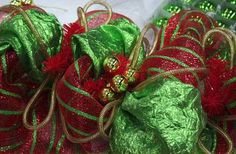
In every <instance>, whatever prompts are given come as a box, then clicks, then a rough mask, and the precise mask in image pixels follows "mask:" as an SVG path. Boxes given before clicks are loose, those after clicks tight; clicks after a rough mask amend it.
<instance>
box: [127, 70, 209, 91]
mask: <svg viewBox="0 0 236 154" xmlns="http://www.w3.org/2000/svg"><path fill="white" fill-rule="evenodd" d="M186 72H203V73H207V68H204V67H202V68H196V67H189V68H182V69H174V70H170V71H166V72H163V73H160V74H157V75H154V76H151V77H150V78H148V79H147V80H145V81H143V82H141V83H140V84H138V85H137V86H136V87H135V88H134V89H133V90H132V91H140V90H142V89H143V88H145V87H146V86H147V85H150V84H152V83H153V82H155V81H157V80H158V79H160V78H162V77H168V76H171V75H176V74H181V73H186Z"/></svg>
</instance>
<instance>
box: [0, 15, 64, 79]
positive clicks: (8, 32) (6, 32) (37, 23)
mask: <svg viewBox="0 0 236 154" xmlns="http://www.w3.org/2000/svg"><path fill="white" fill-rule="evenodd" d="M25 12H26V13H27V15H28V16H29V18H30V19H31V21H32V23H33V25H34V27H35V29H36V30H37V31H38V33H39V35H40V38H41V39H42V41H43V42H44V44H46V46H47V53H48V55H49V56H52V55H55V54H56V53H57V52H58V51H60V44H61V40H62V28H61V25H60V23H59V22H58V20H57V19H56V17H55V16H53V15H49V14H46V13H44V12H40V11H38V10H27V11H25ZM11 48H12V49H14V51H15V52H16V53H17V55H18V56H19V59H20V61H21V63H22V65H23V67H24V69H25V71H26V72H27V73H29V74H30V76H31V77H32V78H33V79H35V80H38V81H40V80H42V78H43V74H42V72H41V68H42V62H43V61H44V60H45V58H46V57H45V55H43V54H42V52H41V51H40V50H41V46H40V43H39V42H38V41H37V39H36V37H35V35H34V33H33V32H32V31H31V29H30V28H29V26H28V25H27V23H26V20H25V18H24V17H23V15H21V14H18V15H15V16H14V17H11V18H6V19H5V20H4V21H3V22H2V23H1V24H0V55H3V54H4V53H5V52H6V51H7V50H8V49H11Z"/></svg>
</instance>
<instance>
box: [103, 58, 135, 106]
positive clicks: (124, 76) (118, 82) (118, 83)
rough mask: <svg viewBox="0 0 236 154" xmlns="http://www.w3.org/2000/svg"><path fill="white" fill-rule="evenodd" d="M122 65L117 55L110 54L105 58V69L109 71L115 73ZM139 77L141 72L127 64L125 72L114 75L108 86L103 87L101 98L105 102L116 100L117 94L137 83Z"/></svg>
mask: <svg viewBox="0 0 236 154" xmlns="http://www.w3.org/2000/svg"><path fill="white" fill-rule="evenodd" d="M121 65H122V64H121V63H120V61H119V59H118V58H117V57H116V56H110V57H107V58H106V59H105V61H104V63H103V69H104V71H105V72H107V73H114V72H115V71H117V70H118V69H119V68H120V67H121ZM138 77H139V73H138V72H137V71H136V70H135V69H132V68H131V67H129V65H127V66H126V69H125V71H124V72H122V73H121V74H117V75H114V76H113V77H112V79H111V80H110V81H109V82H108V83H107V84H106V87H105V88H103V89H102V91H101V94H100V100H101V101H102V102H105V103H107V102H110V101H113V100H115V99H116V96H117V95H120V94H122V93H124V92H125V91H127V90H128V88H129V86H130V85H132V84H134V83H136V82H137V79H138Z"/></svg>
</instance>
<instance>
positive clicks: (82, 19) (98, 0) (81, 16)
mask: <svg viewBox="0 0 236 154" xmlns="http://www.w3.org/2000/svg"><path fill="white" fill-rule="evenodd" d="M94 4H100V5H102V6H104V7H105V8H106V9H107V12H108V18H107V20H106V22H105V23H104V24H108V23H109V22H110V21H111V18H112V8H111V6H110V5H109V4H108V3H107V2H105V1H102V0H92V1H90V2H88V3H87V4H86V5H85V6H84V8H82V7H78V9H77V16H78V22H79V21H80V22H81V24H82V25H83V26H84V27H85V32H87V31H88V30H89V27H88V21H87V18H86V14H85V13H86V12H87V11H88V9H89V7H91V6H92V5H94Z"/></svg>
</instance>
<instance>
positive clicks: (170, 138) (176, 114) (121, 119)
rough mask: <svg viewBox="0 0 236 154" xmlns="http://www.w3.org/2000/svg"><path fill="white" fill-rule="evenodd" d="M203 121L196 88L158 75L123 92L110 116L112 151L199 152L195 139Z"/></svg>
mask: <svg viewBox="0 0 236 154" xmlns="http://www.w3.org/2000/svg"><path fill="white" fill-rule="evenodd" d="M205 125H206V119H205V114H204V112H203V110H202V107H201V97H200V92H199V91H198V89H196V88H195V87H193V86H192V85H188V84H184V83H182V82H180V81H178V80H173V79H161V80H159V81H156V82H155V83H153V84H151V85H148V86H147V87H146V88H144V89H143V90H141V91H138V92H131V93H130V92H127V94H126V96H125V98H124V101H123V103H122V105H121V107H120V109H119V111H118V112H117V114H116V116H115V119H114V123H113V127H112V133H111V148H112V151H113V152H114V153H132V154H138V153H140V154H141V153H153V154H156V153H157V154H158V153H160V154H161V153H173V154H176V153H179V154H185V153H186V154H187V153H199V152H200V150H199V148H198V145H197V142H198V139H199V137H200V136H202V135H204V134H201V133H202V131H203V129H204V128H205ZM204 136H205V137H207V135H204ZM207 140H208V139H207ZM208 141H209V140H208ZM212 142H213V141H212ZM212 142H211V143H208V144H209V147H210V148H211V149H212V144H213V143H212Z"/></svg>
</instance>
